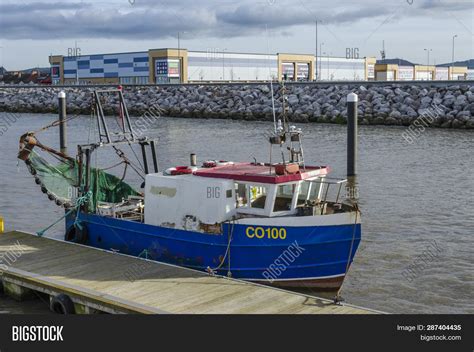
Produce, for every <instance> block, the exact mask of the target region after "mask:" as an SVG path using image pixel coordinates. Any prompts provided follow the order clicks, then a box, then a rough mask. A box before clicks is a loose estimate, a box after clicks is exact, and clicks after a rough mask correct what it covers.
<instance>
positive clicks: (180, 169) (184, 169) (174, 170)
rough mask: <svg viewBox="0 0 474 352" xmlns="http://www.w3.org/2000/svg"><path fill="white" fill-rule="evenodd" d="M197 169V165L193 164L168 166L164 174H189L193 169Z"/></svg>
mask: <svg viewBox="0 0 474 352" xmlns="http://www.w3.org/2000/svg"><path fill="white" fill-rule="evenodd" d="M196 170H197V167H195V166H193V167H190V166H176V167H170V168H169V169H166V170H165V172H164V174H165V175H168V176H176V175H189V174H192V173H193V172H194V171H196Z"/></svg>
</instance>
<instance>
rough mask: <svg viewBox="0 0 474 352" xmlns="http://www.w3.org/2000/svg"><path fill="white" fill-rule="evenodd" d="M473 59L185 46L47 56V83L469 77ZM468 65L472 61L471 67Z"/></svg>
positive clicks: (454, 78)
mask: <svg viewBox="0 0 474 352" xmlns="http://www.w3.org/2000/svg"><path fill="white" fill-rule="evenodd" d="M473 61H474V60H468V61H465V62H457V63H454V64H452V63H451V64H443V65H420V64H415V63H411V62H409V61H407V60H403V59H385V60H376V59H375V57H364V58H358V59H355V58H354V59H348V58H345V57H331V56H318V57H315V56H314V55H310V54H287V53H277V54H256V53H252V54H249V53H235V52H227V51H218V50H215V51H190V50H187V49H171V48H165V49H150V50H148V51H140V52H128V53H114V54H95V55H81V56H62V55H56V56H50V58H49V62H50V64H51V78H52V83H53V84H108V83H110V84H147V83H151V84H155V83H158V84H159V83H188V82H189V83H192V82H259V81H269V80H271V79H273V80H278V81H314V80H317V81H374V80H375V81H410V80H461V79H463V80H464V79H473V78H474V66H473V65H472V64H473V63H474V62H473ZM471 66H473V67H471Z"/></svg>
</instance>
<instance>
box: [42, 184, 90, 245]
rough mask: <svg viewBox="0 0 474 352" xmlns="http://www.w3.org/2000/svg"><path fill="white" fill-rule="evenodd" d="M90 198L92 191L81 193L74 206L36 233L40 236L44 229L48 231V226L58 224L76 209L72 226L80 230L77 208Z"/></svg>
mask: <svg viewBox="0 0 474 352" xmlns="http://www.w3.org/2000/svg"><path fill="white" fill-rule="evenodd" d="M91 198H92V192H91V191H89V192H87V193H86V194H85V195H83V196H82V197H79V198H77V199H76V204H75V205H74V207H72V208H71V209H70V210H69V211H67V212H66V214H64V215H63V216H61V217H60V218H59V219H58V220H56V221H55V222H53V223H52V224H51V225H49V226H48V227H46V228H44V229H43V230H41V231H38V232H36V234H37V235H38V236H39V237H42V236H43V235H44V234H45V232H46V231H48V230H49V229H50V228H52V227H53V226H54V225H56V224H58V223H59V222H60V221H62V220H63V219H64V218H66V217H68V216H69V215H71V214H72V213H73V212H74V211H76V210H77V213H76V218H75V220H74V226H77V227H78V228H79V229H80V230H82V225H81V221H80V220H79V209H80V208H81V207H82V206H83V205H84V204H86V203H87V202H88V201H89V200H90V199H91Z"/></svg>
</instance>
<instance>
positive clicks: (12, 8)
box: [0, 0, 467, 39]
mask: <svg viewBox="0 0 474 352" xmlns="http://www.w3.org/2000/svg"><path fill="white" fill-rule="evenodd" d="M414 1H415V2H414V4H413V5H408V4H407V3H406V0H399V2H396V3H392V4H389V3H381V2H380V1H375V0H368V1H364V2H357V3H354V2H350V1H347V0H345V1H344V0H333V1H331V2H330V4H331V5H330V8H328V2H327V1H321V0H317V1H311V2H310V1H303V0H294V1H285V0H274V1H273V0H272V1H270V2H269V1H268V0H261V1H259V2H258V1H257V2H255V1H250V0H241V1H238V2H237V1H224V0H219V1H217V0H208V1H190V0H169V1H168V0H154V1H152V0H136V1H135V3H134V4H133V5H130V3H129V2H128V1H127V0H123V1H119V0H118V1H117V2H115V1H114V2H110V3H105V4H104V3H103V2H100V3H94V2H85V3H83V2H70V3H67V2H64V3H63V2H24V3H15V4H4V5H0V21H1V26H2V31H1V33H0V38H5V39H53V38H54V39H57V38H61V39H68V38H74V39H80V38H123V39H156V38H168V37H176V35H177V33H178V31H179V32H182V31H186V32H187V36H188V37H198V36H200V37H221V38H222V37H229V38H230V37H237V36H246V35H253V34H259V33H261V31H262V29H263V28H265V27H266V26H268V27H269V28H272V29H276V30H280V31H282V32H283V31H288V30H289V28H290V27H292V26H297V25H304V24H310V23H314V20H315V19H316V18H317V19H319V20H322V21H323V23H326V24H334V25H337V24H345V23H351V22H357V21H361V20H364V19H373V18H377V17H380V18H381V19H384V18H387V17H388V16H390V15H391V14H392V13H394V12H395V11H396V9H397V8H398V7H400V6H403V8H405V9H406V11H405V12H404V15H406V16H422V15H423V14H426V13H428V12H429V13H432V12H433V11H434V12H436V11H438V12H441V13H442V12H443V11H444V9H445V6H447V4H446V2H442V1H438V0H425V1H422V0H414ZM451 4H454V5H455V6H454V7H451V10H453V11H457V10H459V11H461V10H464V11H465V9H466V6H467V2H466V1H451V2H449V6H451ZM31 17H33V18H34V20H32V18H31ZM392 20H398V17H393V18H392Z"/></svg>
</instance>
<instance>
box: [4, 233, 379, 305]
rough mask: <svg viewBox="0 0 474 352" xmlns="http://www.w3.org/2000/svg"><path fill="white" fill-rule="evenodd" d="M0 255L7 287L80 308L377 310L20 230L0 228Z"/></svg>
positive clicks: (6, 288)
mask: <svg viewBox="0 0 474 352" xmlns="http://www.w3.org/2000/svg"><path fill="white" fill-rule="evenodd" d="M0 259H1V260H2V261H1V262H0V264H3V265H2V266H0V269H2V270H3V272H2V270H0V274H1V276H0V277H1V278H2V280H3V284H4V288H5V291H6V292H7V293H8V291H16V292H19V291H34V292H41V293H43V294H47V295H49V296H50V297H51V296H55V295H57V294H59V293H64V294H66V295H68V296H69V297H70V298H71V299H72V301H73V302H74V303H75V305H76V307H83V308H84V309H82V312H85V313H91V312H107V313H145V314H167V313H168V314H174V313H193V314H194V313H197V314H202V313H204V314H208V313H224V314H241V313H251V314H254V313H269V314H274V313H284V314H294V313H305V314H372V313H378V312H376V311H373V310H370V309H365V308H360V307H355V306H352V305H347V304H338V305H336V304H334V303H333V302H332V301H330V300H325V299H320V298H315V297H311V296H308V295H304V294H299V293H293V292H289V291H283V290H280V289H275V288H270V287H266V286H262V285H257V284H253V283H248V282H244V281H239V280H234V279H228V278H223V277H212V276H209V275H207V274H206V273H202V272H199V271H195V270H191V269H186V268H182V267H177V266H173V265H168V264H164V263H159V262H154V261H148V260H145V259H140V258H135V257H130V256H126V255H122V254H116V253H112V252H107V251H103V250H100V249H96V248H90V247H86V246H82V245H77V244H73V243H68V242H63V241H58V240H53V239H48V238H44V237H38V236H35V235H31V234H27V233H22V232H8V233H3V234H2V233H0ZM76 311H77V309H76Z"/></svg>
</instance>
